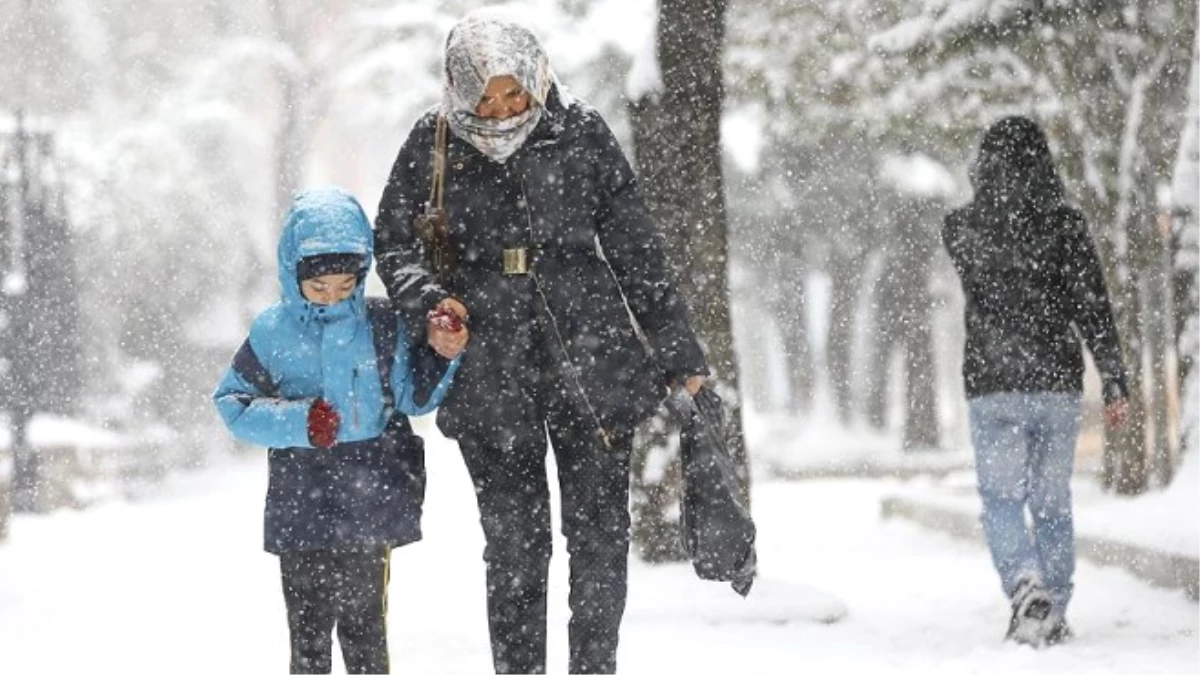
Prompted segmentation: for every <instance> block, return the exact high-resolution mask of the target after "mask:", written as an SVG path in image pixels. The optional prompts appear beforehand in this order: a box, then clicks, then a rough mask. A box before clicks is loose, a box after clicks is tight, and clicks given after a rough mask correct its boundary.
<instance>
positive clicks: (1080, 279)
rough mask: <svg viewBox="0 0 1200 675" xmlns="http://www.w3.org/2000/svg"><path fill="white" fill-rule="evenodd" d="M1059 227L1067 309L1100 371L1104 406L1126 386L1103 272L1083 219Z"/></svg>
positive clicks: (1122, 395) (1070, 217)
mask: <svg viewBox="0 0 1200 675" xmlns="http://www.w3.org/2000/svg"><path fill="white" fill-rule="evenodd" d="M1063 225H1064V228H1063V229H1064V232H1065V236H1066V242H1065V244H1066V245H1065V251H1064V261H1063V273H1064V281H1065V285H1066V287H1067V306H1068V308H1069V311H1070V313H1071V318H1072V319H1073V320H1074V321H1075V325H1076V326H1078V328H1079V334H1080V335H1081V336H1083V340H1084V342H1085V343H1086V344H1087V347H1088V349H1089V350H1090V351H1091V352H1092V357H1093V360H1094V361H1095V362H1096V369H1097V370H1099V371H1100V378H1101V380H1102V381H1103V392H1104V402H1105V403H1112V402H1113V401H1115V400H1117V399H1122V398H1125V397H1126V396H1128V395H1129V385H1128V376H1127V375H1126V372H1125V362H1124V360H1123V359H1122V358H1121V343H1120V340H1119V339H1118V336H1117V324H1116V320H1115V319H1114V318H1113V310H1112V304H1111V303H1110V302H1109V297H1108V288H1107V286H1106V285H1105V283H1104V270H1103V267H1102V266H1101V264H1100V256H1099V255H1098V254H1097V253H1096V245H1095V243H1094V242H1093V241H1092V237H1091V235H1089V234H1088V230H1087V224H1086V223H1085V222H1084V220H1083V217H1082V216H1081V215H1079V214H1078V213H1077V212H1070V213H1069V214H1068V215H1067V217H1066V218H1065V219H1064V224H1063Z"/></svg>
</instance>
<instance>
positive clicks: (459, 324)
mask: <svg viewBox="0 0 1200 675" xmlns="http://www.w3.org/2000/svg"><path fill="white" fill-rule="evenodd" d="M429 320H430V321H432V322H433V324H434V325H435V326H437V327H438V328H441V329H442V330H445V331H449V332H451V333H457V332H458V331H460V330H462V329H463V321H462V317H460V316H459V315H458V314H456V313H454V312H453V311H452V310H450V309H447V308H446V307H438V308H437V309H434V310H432V311H430V312H429Z"/></svg>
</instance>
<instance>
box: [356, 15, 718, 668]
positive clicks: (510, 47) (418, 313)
mask: <svg viewBox="0 0 1200 675" xmlns="http://www.w3.org/2000/svg"><path fill="white" fill-rule="evenodd" d="M445 58H446V61H445V65H446V69H445V71H446V72H445V74H446V83H445V93H444V97H443V100H442V102H441V105H440V106H438V109H437V110H435V111H431V112H430V113H428V114H427V115H425V116H424V117H423V118H422V119H420V120H419V121H418V122H417V123H416V125H415V126H414V128H413V130H412V132H411V133H410V135H409V137H408V140H407V141H406V142H405V143H404V145H403V147H402V148H401V149H400V154H399V156H398V157H397V159H396V162H395V165H394V167H393V169H392V173H391V177H390V179H389V181H388V184H387V187H386V188H385V190H384V194H383V198H382V201H381V203H380V206H379V217H378V221H377V222H376V237H377V249H376V251H377V256H378V263H379V270H380V274H381V277H382V278H383V281H384V284H385V285H386V286H387V288H388V293H389V295H390V296H391V297H392V299H393V300H394V301H395V302H396V303H397V304H398V305H400V306H401V307H402V308H403V309H404V310H405V311H407V312H408V313H409V314H410V315H411V316H412V317H414V318H423V317H425V316H426V315H427V313H428V312H430V310H440V311H441V312H443V313H445V312H451V313H453V314H454V315H456V316H457V317H458V318H459V319H461V320H462V322H463V323H464V324H465V327H464V328H462V329H461V330H458V331H455V330H454V329H455V328H457V327H456V326H453V325H450V324H449V323H447V322H443V321H441V320H431V321H429V322H426V323H422V324H421V325H424V326H426V329H427V330H428V331H429V334H430V336H429V339H430V342H431V343H432V344H443V345H445V344H446V343H447V342H448V341H449V340H450V339H451V338H452V337H454V336H458V339H459V341H460V342H462V343H465V340H466V335H467V334H468V331H469V335H470V348H469V349H467V350H466V351H465V352H464V353H463V361H462V366H461V370H460V372H459V375H458V377H457V382H456V384H455V387H454V388H453V389H452V390H451V392H450V394H449V395H448V398H447V399H446V401H445V402H444V403H443V405H442V408H441V410H440V411H439V413H438V426H439V427H440V428H441V430H442V432H443V433H445V434H446V435H447V436H449V437H451V438H454V439H457V440H458V443H459V446H460V448H461V450H462V453H463V458H464V460H465V461H466V465H467V469H468V471H469V473H470V475H471V479H472V481H473V482H474V484H475V489H476V494H477V497H478V502H479V510H480V520H481V522H482V525H483V531H484V535H485V538H486V541H487V547H486V550H485V553H484V558H485V560H486V562H487V589H488V619H489V626H490V630H491V638H492V655H493V662H494V666H495V669H496V672H543V671H544V670H545V660H546V646H545V640H546V577H547V571H548V566H549V559H550V547H551V529H550V512H549V493H548V488H547V479H546V458H545V455H546V439H547V435H548V436H549V440H550V444H551V445H552V446H553V448H554V453H555V459H556V464H557V466H558V480H559V486H560V488H561V495H562V522H563V532H564V534H565V535H566V538H567V549H568V552H569V553H570V578H571V591H570V606H571V613H572V615H571V620H570V625H569V642H570V664H569V665H570V669H571V671H572V672H612V671H613V670H615V668H616V649H617V637H618V629H619V626H620V622H621V615H622V613H623V612H624V606H625V595H626V561H627V557H628V550H629V525H630V522H629V510H628V501H629V456H630V451H631V445H632V438H633V429H634V427H635V425H637V424H638V423H639V422H640V421H642V420H644V419H646V418H647V417H648V416H649V415H650V414H652V412H653V411H654V410H655V409H656V408H657V407H658V405H659V404H660V402H661V401H662V399H663V398H664V395H665V393H666V385H668V384H682V385H684V386H686V387H687V388H688V389H689V390H690V391H691V392H692V393H695V392H696V391H697V390H698V389H699V387H700V386H701V383H702V382H703V376H704V375H706V374H707V368H706V366H705V361H704V357H703V354H702V352H701V349H700V347H699V345H698V343H697V341H696V338H695V336H694V334H693V332H692V330H691V328H690V326H689V323H688V319H687V313H686V309H685V307H684V305H683V304H682V302H681V301H680V299H679V298H678V296H677V295H676V292H675V287H674V285H673V283H672V281H671V278H670V274H669V271H668V270H669V268H668V265H667V262H666V259H665V256H664V253H663V243H662V240H661V236H660V234H659V233H658V232H657V231H656V229H655V227H654V224H653V223H652V222H651V220H650V218H649V217H648V215H647V212H646V208H645V205H644V204H643V202H642V198H641V195H640V193H639V191H638V187H637V183H636V181H635V179H634V175H633V171H632V170H631V169H630V167H629V164H628V162H627V161H626V159H625V157H624V155H623V154H622V153H621V150H620V148H619V146H618V145H617V142H616V140H615V139H614V138H613V135H612V133H611V132H610V131H609V129H608V127H607V126H606V125H605V123H604V121H603V120H602V119H601V118H600V116H599V115H598V114H597V113H596V112H595V111H594V110H592V109H591V108H589V107H588V106H586V105H584V104H583V103H581V102H579V101H577V100H574V99H572V98H571V97H569V96H568V95H567V93H566V92H565V91H564V90H563V89H562V87H561V86H559V84H558V83H557V82H556V80H555V78H554V75H553V73H552V71H551V70H550V67H549V62H548V60H547V58H546V55H545V53H544V52H543V51H542V48H541V46H540V45H539V44H538V41H537V39H536V38H535V37H534V35H533V34H532V33H531V32H530V31H529V30H528V29H527V28H525V27H523V26H521V25H519V24H516V23H513V22H511V21H507V20H504V19H501V18H497V17H495V16H493V15H489V14H480V13H476V14H472V15H469V16H467V17H466V18H464V19H463V20H462V21H461V22H459V23H458V24H457V25H456V26H455V27H454V28H453V29H452V30H451V32H450V34H449V36H448V38H447V42H446V57H445ZM439 120H442V121H444V124H446V125H447V126H448V131H449V133H448V134H446V136H447V137H448V138H446V140H445V146H444V147H445V155H444V157H445V161H444V164H443V166H444V174H443V175H444V206H445V213H446V216H447V221H446V222H448V226H447V229H448V234H444V235H443V234H439V233H437V228H436V227H430V228H429V229H426V230H424V234H423V235H419V234H418V231H421V228H420V227H417V228H415V227H414V219H416V218H417V217H418V216H420V215H421V214H422V213H423V212H424V209H425V207H426V205H427V202H429V201H432V202H434V203H435V204H436V203H438V202H439V201H440V200H439V199H438V193H439V190H437V189H436V187H437V186H436V185H432V186H431V181H432V180H433V177H434V175H435V172H434V171H433V170H432V169H431V166H432V165H433V163H434V159H435V157H436V155H437V154H438V153H436V152H435V147H439V146H440V143H441V141H440V140H439V139H440V138H441V130H439ZM431 187H433V188H435V189H432V190H431ZM431 232H433V234H430V233H431ZM431 253H432V254H433V256H432V258H431V256H430V254H431ZM631 314H632V316H633V318H634V319H636V322H637V325H638V328H637V330H640V331H641V332H642V334H643V335H644V336H645V337H646V338H647V340H648V342H649V345H650V348H651V349H652V350H653V356H651V355H650V354H648V353H647V350H646V348H645V347H643V345H642V343H641V342H640V341H639V339H638V337H637V333H636V332H635V327H634V325H633V323H632V321H631V319H630V315H631ZM418 339H419V338H418ZM454 349H455V345H446V348H445V349H442V350H441V351H442V353H443V354H444V355H446V356H454V355H455V354H456V352H455V351H454Z"/></svg>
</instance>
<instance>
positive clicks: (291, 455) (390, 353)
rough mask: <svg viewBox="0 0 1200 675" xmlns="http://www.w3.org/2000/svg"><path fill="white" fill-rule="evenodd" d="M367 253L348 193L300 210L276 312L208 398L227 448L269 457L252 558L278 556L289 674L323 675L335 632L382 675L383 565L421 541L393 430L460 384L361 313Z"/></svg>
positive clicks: (413, 452)
mask: <svg viewBox="0 0 1200 675" xmlns="http://www.w3.org/2000/svg"><path fill="white" fill-rule="evenodd" d="M373 242H374V237H373V232H372V230H371V227H370V225H369V224H368V222H367V218H366V216H365V215H364V214H363V210H362V207H361V206H360V205H359V203H358V201H356V200H355V199H354V197H353V196H352V195H350V194H349V193H347V192H345V191H342V190H339V189H336V188H326V189H315V190H307V191H304V192H301V193H300V194H298V195H297V196H296V197H295V199H294V201H293V202H292V208H291V212H290V213H289V214H288V216H287V220H286V222H285V224H284V228H283V233H282V234H281V235H280V240H279V251H278V257H279V282H280V285H281V286H282V292H283V299H282V300H281V301H280V302H278V303H276V304H275V305H274V306H272V307H270V308H268V309H266V310H265V311H263V312H262V313H261V314H259V316H258V317H257V318H256V319H255V320H254V324H253V325H252V326H251V328H250V335H249V336H248V337H247V339H246V341H245V342H244V343H243V344H242V346H241V348H240V349H239V350H238V352H237V354H236V355H234V357H233V364H232V365H231V366H230V368H229V370H228V371H227V372H226V373H225V377H224V378H223V379H222V380H221V383H220V385H219V386H218V387H217V390H216V392H215V393H214V394H213V398H214V400H215V402H216V405H217V409H218V411H219V412H220V413H221V416H222V418H224V420H225V424H226V425H227V426H228V427H229V429H230V431H232V432H233V435H234V436H236V437H237V438H238V439H240V440H242V441H245V442H247V443H253V444H256V445H264V446H268V447H269V448H270V450H268V463H269V467H270V481H269V486H268V488H267V498H266V518H265V521H266V522H265V540H266V544H265V547H266V550H267V551H268V552H270V553H274V554H277V555H278V556H279V563H280V572H281V575H282V577H283V595H284V600H285V603H286V605H287V614H288V628H289V631H290V634H291V652H292V654H291V671H292V672H293V673H296V672H326V673H327V672H329V670H330V668H331V654H332V638H331V633H332V631H333V629H334V627H335V626H336V628H337V633H338V642H339V643H340V645H341V648H342V655H343V660H344V661H345V663H346V668H347V670H348V671H349V672H351V673H368V672H369V673H379V672H387V671H388V652H387V633H386V622H385V615H386V612H387V582H388V558H389V555H390V552H391V549H392V547H395V546H401V545H403V544H407V543H410V542H414V541H417V540H418V539H420V538H421V527H420V519H421V506H422V502H423V500H424V494H425V461H424V449H423V445H422V443H421V439H419V438H418V437H417V436H415V435H414V434H413V432H412V429H411V428H410V427H409V424H408V419H407V417H405V415H420V414H424V413H427V412H430V411H431V410H433V409H434V408H436V407H437V405H438V404H439V403H440V402H441V400H442V398H443V397H444V396H445V393H446V389H447V387H448V386H449V385H450V382H451V379H452V378H453V375H454V371H455V370H457V368H458V359H457V358H456V359H455V360H453V361H447V360H445V359H444V358H442V357H441V356H439V355H437V354H435V353H434V351H433V349H431V347H430V346H428V345H426V344H415V345H410V344H409V337H408V336H409V335H410V333H409V332H408V331H406V330H404V327H403V326H398V325H397V323H398V318H397V314H396V312H394V311H393V310H392V308H391V306H390V305H389V304H388V303H387V301H386V300H378V299H375V298H371V299H370V300H369V301H368V299H367V298H366V297H365V295H364V288H363V286H364V283H363V280H364V279H365V277H366V274H367V270H368V269H369V267H370V264H371V255H372V249H373ZM401 413H402V414H401Z"/></svg>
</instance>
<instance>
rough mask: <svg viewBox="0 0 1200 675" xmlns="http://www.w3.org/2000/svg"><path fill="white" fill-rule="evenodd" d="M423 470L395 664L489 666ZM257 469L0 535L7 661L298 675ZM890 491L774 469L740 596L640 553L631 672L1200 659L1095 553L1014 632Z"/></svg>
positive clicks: (1070, 669) (398, 612) (1188, 662)
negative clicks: (789, 478) (1041, 644)
mask: <svg viewBox="0 0 1200 675" xmlns="http://www.w3.org/2000/svg"><path fill="white" fill-rule="evenodd" d="M421 422H422V423H423V424H422V428H426V429H427V428H428V423H427V421H426V420H421ZM428 463H429V470H430V481H429V491H428V502H427V513H426V519H425V531H426V539H425V541H423V542H420V543H418V544H415V545H412V546H408V547H404V548H401V549H399V550H397V551H396V552H395V553H394V554H393V559H392V585H391V615H390V624H389V632H390V637H391V650H392V659H393V670H394V671H396V672H417V673H435V672H436V673H484V672H490V657H489V654H488V646H487V630H486V620H485V617H484V598H483V565H482V561H481V558H480V553H481V549H482V536H481V534H480V533H479V528H478V526H477V524H476V520H475V518H476V514H475V507H474V498H473V495H472V492H471V488H470V485H469V481H468V479H467V475H466V471H465V469H464V468H463V467H462V463H461V460H460V459H459V456H458V453H457V451H456V450H455V448H454V447H453V445H451V444H449V443H447V442H445V441H443V440H441V439H438V440H433V441H431V442H430V443H429V449H428ZM264 469H265V461H264V460H263V458H262V457H261V456H260V455H258V454H256V453H251V455H250V456H249V457H247V458H246V459H242V460H236V461H231V462H229V463H226V464H224V465H222V466H219V467H215V468H212V469H207V470H205V471H204V472H201V473H197V474H192V475H187V476H181V477H178V478H175V479H173V480H171V481H169V482H168V483H167V484H166V485H165V486H164V488H163V489H162V490H161V492H160V493H158V494H154V495H149V496H146V497H145V498H143V499H141V500H140V501H136V502H110V503H106V504H102V505H99V506H96V507H95V508H92V509H89V510H87V511H82V512H71V511H59V512H55V513H53V514H51V515H45V516H27V515H21V516H17V517H16V518H15V519H14V521H13V522H12V528H11V533H10V536H9V538H8V539H7V540H6V541H4V542H2V543H0V673H22V674H24V673H48V672H121V673H141V672H145V673H161V672H171V673H182V672H201V671H203V672H283V671H285V670H286V669H287V634H286V627H285V622H284V617H283V603H282V598H281V594H280V590H279V580H278V571H277V565H276V563H275V559H274V558H273V557H272V556H270V555H267V554H266V553H263V552H262V551H261V546H260V544H261V542H260V538H261V511H262V503H261V500H262V495H263V492H264V489H265V482H266V475H265V470H264ZM893 487H894V483H891V482H888V481H865V480H858V481H852V480H830V481H814V482H796V483H786V482H767V481H760V482H759V483H758V484H757V485H756V486H755V490H754V512H755V515H756V519H757V521H758V524H759V530H760V542H759V557H760V561H761V564H760V569H761V573H762V575H761V577H760V579H759V580H758V582H757V585H756V588H755V589H754V591H753V592H752V593H751V596H750V598H749V599H748V600H746V601H741V600H740V599H739V598H738V597H737V596H735V595H734V594H733V592H732V591H731V590H729V589H728V587H726V586H725V585H722V584H715V583H709V582H701V581H698V580H696V579H695V578H694V577H693V576H692V575H691V572H690V570H689V569H688V568H686V567H683V566H673V567H666V568H650V567H646V566H644V565H640V564H635V565H634V566H633V569H632V572H631V579H630V600H629V609H628V612H627V614H626V621H625V624H624V628H623V632H622V644H621V652H620V657H619V662H620V665H621V670H622V672H626V673H631V672H645V673H662V672H689V673H690V672H711V673H733V672H736V673H794V672H814V673H840V672H846V673H882V672H911V673H918V672H919V673H955V674H959V673H1003V674H1004V675H1010V674H1011V673H1016V672H1020V673H1196V672H1200V637H1198V629H1200V617H1198V614H1197V605H1196V604H1195V603H1192V602H1190V601H1188V600H1187V599H1186V598H1185V597H1184V595H1183V594H1182V593H1181V592H1168V591H1162V590H1156V589H1152V588H1149V587H1147V586H1146V585H1144V584H1143V583H1141V582H1139V581H1137V580H1135V579H1134V578H1133V577H1131V576H1129V575H1128V574H1125V573H1124V572H1121V571H1117V570H1109V569H1100V568H1097V567H1094V566H1092V565H1089V564H1086V563H1084V564H1081V566H1080V570H1079V574H1078V576H1077V593H1076V601H1075V603H1074V605H1073V606H1072V610H1071V614H1070V618H1071V620H1072V622H1073V624H1074V627H1075V629H1076V632H1077V633H1078V637H1077V639H1076V640H1075V641H1074V642H1072V643H1069V644H1067V645H1064V646H1062V647H1058V648H1054V649H1049V650H1044V651H1035V650H1032V649H1029V648H1025V647H1018V646H1015V645H1013V644H1008V643H1004V642H1003V641H1002V640H1001V636H1002V634H1003V632H1004V629H1005V626H1006V622H1007V618H1008V617H1007V607H1006V603H1005V602H1004V600H1003V599H1002V598H1001V597H1000V591H999V589H998V583H997V581H996V578H995V575H994V573H993V572H992V570H991V567H990V564H989V562H988V559H987V556H986V553H985V552H984V550H983V549H982V548H980V547H979V546H978V545H974V544H969V543H963V542H958V541H955V540H951V539H950V538H948V537H944V536H942V535H938V534H932V533H928V532H925V531H922V530H919V529H917V528H916V527H915V526H911V525H908V524H906V523H901V522H895V521H882V520H880V518H879V515H878V513H879V497H880V496H881V495H882V494H884V493H885V492H887V491H888V490H889V489H891V488H893ZM556 550H557V551H562V545H561V542H558V547H557V549H556ZM564 562H565V561H564V560H563V556H562V555H556V557H555V563H554V565H555V567H554V569H553V575H554V576H553V581H552V593H553V596H552V602H551V606H552V609H551V628H550V639H551V646H550V668H551V670H552V671H557V672H562V671H563V670H564V669H565V663H566V653H565V651H566V650H565V642H566V635H565V628H564V626H565V623H566V599H565V598H566V588H565V586H566V584H565V576H566V574H565V565H564ZM843 611H844V612H845V615H844V617H843V618H841V619H840V620H838V621H833V622H829V620H830V619H833V618H837V617H838V616H839V615H840V614H841V613H842V612H843ZM336 667H337V666H335V670H336Z"/></svg>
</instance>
